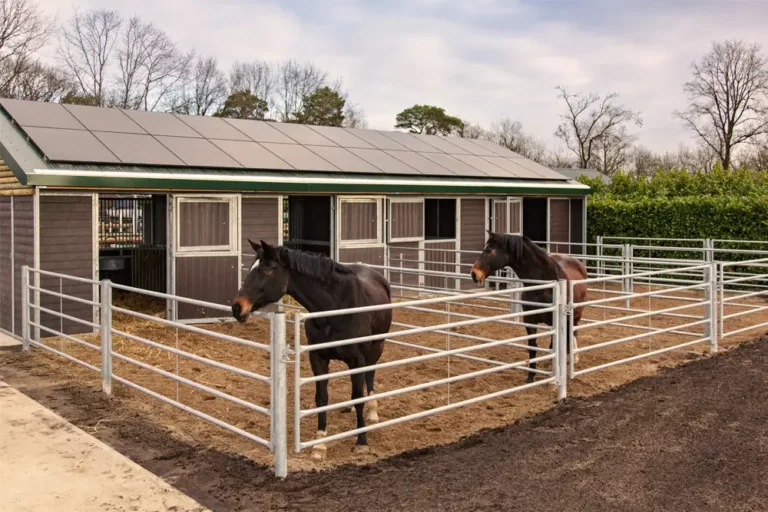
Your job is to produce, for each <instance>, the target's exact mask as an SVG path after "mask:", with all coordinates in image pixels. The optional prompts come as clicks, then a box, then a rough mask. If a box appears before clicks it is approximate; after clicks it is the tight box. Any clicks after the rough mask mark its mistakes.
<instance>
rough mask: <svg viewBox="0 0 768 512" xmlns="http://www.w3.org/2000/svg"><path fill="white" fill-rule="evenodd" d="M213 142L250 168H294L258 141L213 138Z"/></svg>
mask: <svg viewBox="0 0 768 512" xmlns="http://www.w3.org/2000/svg"><path fill="white" fill-rule="evenodd" d="M211 142H212V143H214V144H215V145H216V146H218V148H219V149H221V150H222V151H224V152H225V153H226V154H228V155H229V156H231V157H232V158H234V159H235V160H237V161H238V162H239V163H240V165H242V166H243V167H246V168H248V169H287V170H293V167H291V166H290V165H289V164H288V163H287V162H284V161H283V160H281V159H279V158H278V157H277V156H275V155H274V154H273V153H270V152H269V151H267V150H266V149H264V148H263V147H261V146H260V145H259V144H257V143H256V142H252V141H248V142H244V141H239V140H212V141H211Z"/></svg>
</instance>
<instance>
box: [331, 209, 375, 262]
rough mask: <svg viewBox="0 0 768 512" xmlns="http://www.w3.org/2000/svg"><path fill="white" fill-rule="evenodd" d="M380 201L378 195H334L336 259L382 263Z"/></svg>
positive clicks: (340, 260)
mask: <svg viewBox="0 0 768 512" xmlns="http://www.w3.org/2000/svg"><path fill="white" fill-rule="evenodd" d="M383 202H384V199H383V198H380V197H338V198H337V206H336V226H337V230H338V232H337V237H338V238H337V239H338V258H337V261H339V262H341V263H356V262H360V263H367V264H369V265H384V229H383V226H384V215H383V211H382V205H383ZM382 273H383V271H382Z"/></svg>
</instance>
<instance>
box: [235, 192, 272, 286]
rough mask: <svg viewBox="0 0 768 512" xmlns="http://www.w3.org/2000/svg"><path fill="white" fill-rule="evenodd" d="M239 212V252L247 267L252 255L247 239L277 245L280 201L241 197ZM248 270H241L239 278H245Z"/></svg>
mask: <svg viewBox="0 0 768 512" xmlns="http://www.w3.org/2000/svg"><path fill="white" fill-rule="evenodd" d="M240 211H241V221H240V222H241V228H242V229H241V234H242V239H241V241H240V248H241V252H242V253H243V266H244V267H249V266H250V264H251V261H252V258H251V257H250V255H252V254H253V249H252V248H251V244H249V243H248V239H251V240H253V241H254V242H256V243H258V242H259V241H260V240H264V241H265V242H267V243H268V244H275V245H277V244H278V242H279V240H280V230H281V229H282V223H281V222H279V221H280V220H281V219H280V218H279V217H280V200H279V199H278V198H276V197H243V200H242V205H241V208H240ZM247 273H248V268H245V269H243V271H242V276H241V278H245V276H246V275H247Z"/></svg>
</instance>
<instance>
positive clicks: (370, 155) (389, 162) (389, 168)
mask: <svg viewBox="0 0 768 512" xmlns="http://www.w3.org/2000/svg"><path fill="white" fill-rule="evenodd" d="M349 150H350V151H351V152H352V153H354V154H356V155H357V156H359V157H360V158H362V159H363V160H365V161H366V162H369V163H370V164H371V165H375V166H376V167H378V168H379V169H381V170H382V171H383V172H384V174H421V173H420V172H419V171H417V170H416V169H414V168H413V167H409V166H408V165H406V164H404V163H403V162H401V161H400V160H398V159H397V158H394V157H393V156H390V155H388V154H387V153H385V152H384V151H381V150H380V149H362V148H349Z"/></svg>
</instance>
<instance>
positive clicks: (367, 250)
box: [339, 247, 384, 265]
mask: <svg viewBox="0 0 768 512" xmlns="http://www.w3.org/2000/svg"><path fill="white" fill-rule="evenodd" d="M339 262H340V263H357V262H361V263H367V264H369V265H384V248H383V247H345V248H340V249H339Z"/></svg>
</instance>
